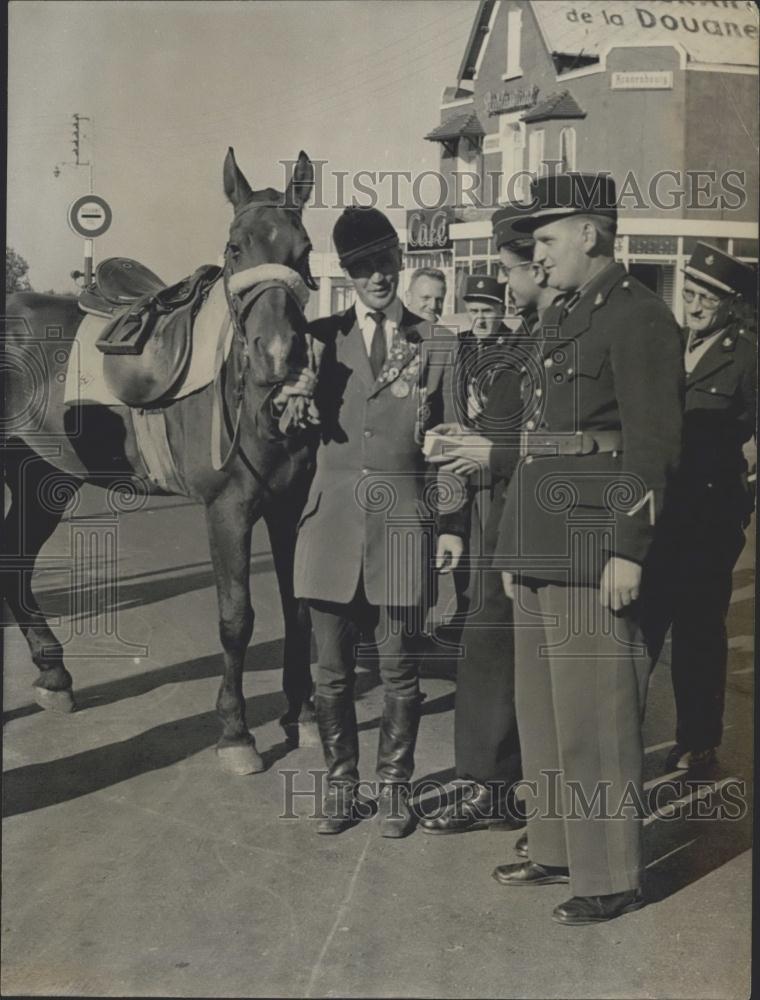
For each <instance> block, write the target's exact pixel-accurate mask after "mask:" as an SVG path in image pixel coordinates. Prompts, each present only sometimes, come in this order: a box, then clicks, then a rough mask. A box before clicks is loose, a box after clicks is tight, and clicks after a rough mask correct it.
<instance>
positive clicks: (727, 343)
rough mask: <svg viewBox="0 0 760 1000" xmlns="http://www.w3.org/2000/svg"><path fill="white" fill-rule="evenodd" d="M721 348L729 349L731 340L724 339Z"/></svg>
mask: <svg viewBox="0 0 760 1000" xmlns="http://www.w3.org/2000/svg"><path fill="white" fill-rule="evenodd" d="M723 346H724V347H730V346H731V338H730V337H724V338H723Z"/></svg>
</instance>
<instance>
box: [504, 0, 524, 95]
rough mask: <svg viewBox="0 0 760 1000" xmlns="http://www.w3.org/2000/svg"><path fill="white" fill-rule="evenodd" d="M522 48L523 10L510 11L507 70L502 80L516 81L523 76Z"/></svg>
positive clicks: (508, 15)
mask: <svg viewBox="0 0 760 1000" xmlns="http://www.w3.org/2000/svg"><path fill="white" fill-rule="evenodd" d="M521 47H522V10H520V8H519V7H518V8H517V9H516V10H510V11H509V12H508V13H507V69H506V72H505V73H504V75H503V76H502V80H514V79H516V78H517V77H518V76H522V75H523V71H522V67H521V65H520V49H521Z"/></svg>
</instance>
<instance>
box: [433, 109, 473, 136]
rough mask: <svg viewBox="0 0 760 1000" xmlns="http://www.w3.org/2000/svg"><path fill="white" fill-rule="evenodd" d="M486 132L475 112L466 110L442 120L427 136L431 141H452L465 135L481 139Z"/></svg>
mask: <svg viewBox="0 0 760 1000" xmlns="http://www.w3.org/2000/svg"><path fill="white" fill-rule="evenodd" d="M485 134H486V133H485V129H484V128H483V126H482V125H481V124H480V119H479V118H478V116H477V115H476V114H475V112H474V111H464V112H462V114H459V115H452V117H451V118H447V119H446V121H445V122H441V124H440V125H438V126H437V127H436V128H434V129H433V131H432V132H428V134H427V135H426V136H425V138H426V139H429V140H430V141H431V142H450V141H451V140H452V139H459V138H460V137H461V136H463V135H464V136H467V138H474V139H481V138H482V137H483V136H484V135H485Z"/></svg>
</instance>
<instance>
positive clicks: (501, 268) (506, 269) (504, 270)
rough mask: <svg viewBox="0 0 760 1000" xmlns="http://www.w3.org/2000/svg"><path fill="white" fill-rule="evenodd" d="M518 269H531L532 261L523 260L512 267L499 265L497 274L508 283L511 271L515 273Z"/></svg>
mask: <svg viewBox="0 0 760 1000" xmlns="http://www.w3.org/2000/svg"><path fill="white" fill-rule="evenodd" d="M518 267H533V261H532V260H523V261H520V263H519V264H513V265H512V267H504V265H503V264H499V273H500V274H503V275H504V277H505V278H506V279H507V281H509V276H510V274H511V273H512V271H516V270H517V269H518Z"/></svg>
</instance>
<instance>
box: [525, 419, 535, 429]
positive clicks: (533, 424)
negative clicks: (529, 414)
mask: <svg viewBox="0 0 760 1000" xmlns="http://www.w3.org/2000/svg"><path fill="white" fill-rule="evenodd" d="M525 426H526V427H527V428H528V430H529V431H532V430H533V428H534V427H535V426H536V422H535V420H529V421H528V422H527V424H526V425H525Z"/></svg>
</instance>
